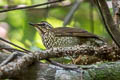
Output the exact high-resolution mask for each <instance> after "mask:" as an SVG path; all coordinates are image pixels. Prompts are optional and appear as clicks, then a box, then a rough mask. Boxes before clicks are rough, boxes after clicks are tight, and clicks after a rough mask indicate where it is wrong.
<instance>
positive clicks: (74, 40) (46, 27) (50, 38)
mask: <svg viewBox="0 0 120 80" xmlns="http://www.w3.org/2000/svg"><path fill="white" fill-rule="evenodd" d="M30 25H32V26H34V27H35V28H36V29H37V31H38V32H39V34H40V35H41V37H42V41H43V44H44V46H45V47H46V48H47V49H49V48H53V47H72V46H76V45H81V44H89V45H94V46H101V45H102V44H104V41H103V40H102V39H100V38H99V37H98V36H97V35H94V34H92V33H89V32H87V31H85V30H82V29H79V28H70V27H59V28H53V27H52V25H50V24H49V23H47V22H45V21H42V22H40V23H36V24H34V23H30Z"/></svg>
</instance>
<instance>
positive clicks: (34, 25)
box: [29, 22, 38, 27]
mask: <svg viewBox="0 0 120 80" xmlns="http://www.w3.org/2000/svg"><path fill="white" fill-rule="evenodd" d="M29 24H30V25H31V26H33V27H37V26H38V25H37V24H35V23H31V22H30V23H29Z"/></svg>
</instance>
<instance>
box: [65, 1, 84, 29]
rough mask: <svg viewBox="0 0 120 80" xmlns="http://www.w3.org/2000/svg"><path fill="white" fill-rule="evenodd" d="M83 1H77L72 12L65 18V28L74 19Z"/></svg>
mask: <svg viewBox="0 0 120 80" xmlns="http://www.w3.org/2000/svg"><path fill="white" fill-rule="evenodd" d="M82 1H83V0H76V1H75V3H74V5H73V7H72V8H71V10H70V12H69V13H68V15H67V16H66V17H65V19H64V23H63V26H64V27H65V26H66V25H67V24H68V23H70V21H71V19H72V17H73V14H74V13H75V12H76V10H77V9H78V8H79V5H80V3H81V2H82Z"/></svg>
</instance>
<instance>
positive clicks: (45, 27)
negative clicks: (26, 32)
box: [29, 21, 52, 34]
mask: <svg viewBox="0 0 120 80" xmlns="http://www.w3.org/2000/svg"><path fill="white" fill-rule="evenodd" d="M29 24H30V25H32V26H33V27H35V28H36V29H37V31H38V32H39V33H41V34H44V33H46V32H49V31H50V30H51V29H52V25H51V24H49V23H48V22H46V21H41V22H40V23H29Z"/></svg>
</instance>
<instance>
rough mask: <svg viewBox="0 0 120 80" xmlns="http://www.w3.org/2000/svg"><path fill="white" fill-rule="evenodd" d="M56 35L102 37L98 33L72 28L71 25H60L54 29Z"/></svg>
mask: <svg viewBox="0 0 120 80" xmlns="http://www.w3.org/2000/svg"><path fill="white" fill-rule="evenodd" d="M53 31H54V33H55V35H56V36H58V37H61V36H63V37H64V36H71V37H83V38H97V39H100V38H99V37H98V36H97V35H94V34H92V33H89V32H87V31H85V30H83V29H79V28H70V27H59V28H54V29H53Z"/></svg>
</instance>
